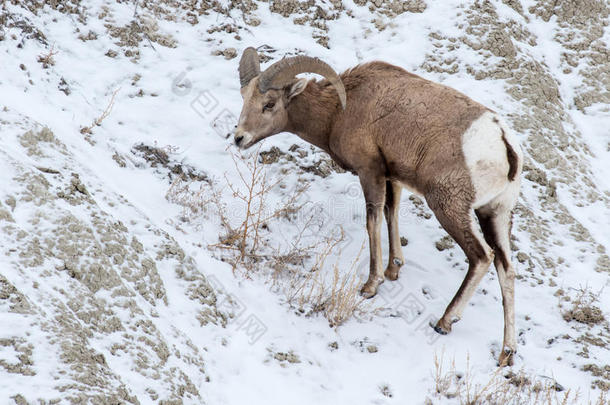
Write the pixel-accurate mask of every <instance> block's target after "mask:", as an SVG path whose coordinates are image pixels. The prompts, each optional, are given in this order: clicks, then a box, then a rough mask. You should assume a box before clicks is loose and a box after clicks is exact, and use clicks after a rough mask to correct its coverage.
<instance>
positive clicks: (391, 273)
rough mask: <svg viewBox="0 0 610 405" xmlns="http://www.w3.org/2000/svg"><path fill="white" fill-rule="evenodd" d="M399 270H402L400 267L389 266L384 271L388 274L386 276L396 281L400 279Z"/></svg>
mask: <svg viewBox="0 0 610 405" xmlns="http://www.w3.org/2000/svg"><path fill="white" fill-rule="evenodd" d="M399 271H400V268H396V267H388V268H387V269H386V271H385V272H384V273H383V275H384V276H386V278H387V279H388V280H391V281H396V280H398V272H399Z"/></svg>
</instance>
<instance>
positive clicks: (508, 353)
mask: <svg viewBox="0 0 610 405" xmlns="http://www.w3.org/2000/svg"><path fill="white" fill-rule="evenodd" d="M515 353H517V351H516V350H515V349H511V348H510V347H504V349H502V353H500V358H499V359H498V367H506V366H512V365H513V364H514V357H515Z"/></svg>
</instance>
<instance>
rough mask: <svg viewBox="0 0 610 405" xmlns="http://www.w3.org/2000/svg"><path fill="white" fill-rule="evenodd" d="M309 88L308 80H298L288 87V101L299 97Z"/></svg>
mask: <svg viewBox="0 0 610 405" xmlns="http://www.w3.org/2000/svg"><path fill="white" fill-rule="evenodd" d="M305 87H307V79H303V78H301V79H297V80H295V81H294V82H292V83H291V84H290V86H289V87H288V93H287V94H288V100H291V99H292V98H293V97H294V96H297V95H299V94H301V93H302V92H303V90H305Z"/></svg>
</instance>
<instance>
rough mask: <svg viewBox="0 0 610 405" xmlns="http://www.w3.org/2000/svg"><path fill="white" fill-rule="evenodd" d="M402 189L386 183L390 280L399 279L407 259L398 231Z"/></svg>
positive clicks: (388, 275)
mask: <svg viewBox="0 0 610 405" xmlns="http://www.w3.org/2000/svg"><path fill="white" fill-rule="evenodd" d="M401 192H402V187H401V185H400V184H398V183H396V182H393V181H387V182H386V198H385V210H384V212H385V217H386V221H387V223H388V239H389V240H390V257H389V259H388V267H387V268H386V270H385V272H384V275H385V276H386V277H387V278H388V279H390V280H396V279H397V278H398V272H399V271H400V267H401V266H402V265H403V264H404V262H405V259H404V256H403V255H402V248H401V246H400V232H399V231H398V209H399V208H400V194H401Z"/></svg>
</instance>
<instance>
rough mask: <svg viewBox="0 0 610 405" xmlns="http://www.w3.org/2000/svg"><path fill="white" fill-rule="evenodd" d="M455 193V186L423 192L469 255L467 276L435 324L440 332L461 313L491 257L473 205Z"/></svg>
mask: <svg viewBox="0 0 610 405" xmlns="http://www.w3.org/2000/svg"><path fill="white" fill-rule="evenodd" d="M454 193H455V190H446V192H443V190H435V193H434V195H432V196H426V199H427V200H428V205H429V206H430V208H431V209H432V211H434V214H435V215H436V218H437V219H438V221H439V222H440V223H441V225H442V226H443V228H445V230H446V231H447V233H449V235H451V237H453V239H455V241H456V242H457V243H458V245H459V246H460V247H461V248H462V250H463V251H464V253H465V254H466V257H467V258H468V272H467V273H466V277H465V278H464V281H463V282H462V284H461V285H460V288H459V289H458V291H457V293H456V294H455V296H454V297H453V299H452V300H451V302H450V303H449V305H448V306H447V309H446V310H445V313H444V314H443V316H442V317H441V319H440V320H439V321H438V322H437V323H436V326H434V330H436V331H437V332H438V333H440V334H443V335H444V334H447V333H449V332H450V331H451V325H452V324H453V323H455V322H457V321H458V320H460V318H461V317H462V312H463V311H464V308H465V306H466V304H468V301H469V300H470V298H472V296H473V294H474V292H475V290H476V288H477V286H478V285H479V283H480V282H481V279H482V278H483V276H484V275H485V273H486V272H487V269H488V268H489V265H490V264H491V261H492V257H493V253H492V249H491V248H490V247H489V245H487V243H486V242H485V240H484V238H483V235H482V234H481V231H480V230H479V229H480V228H479V226H478V224H477V223H476V219H475V218H474V211H473V209H472V207H471V206H470V204H469V203H468V202H467V201H464V199H463V198H461V197H462V196H460V195H455V194H454Z"/></svg>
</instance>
